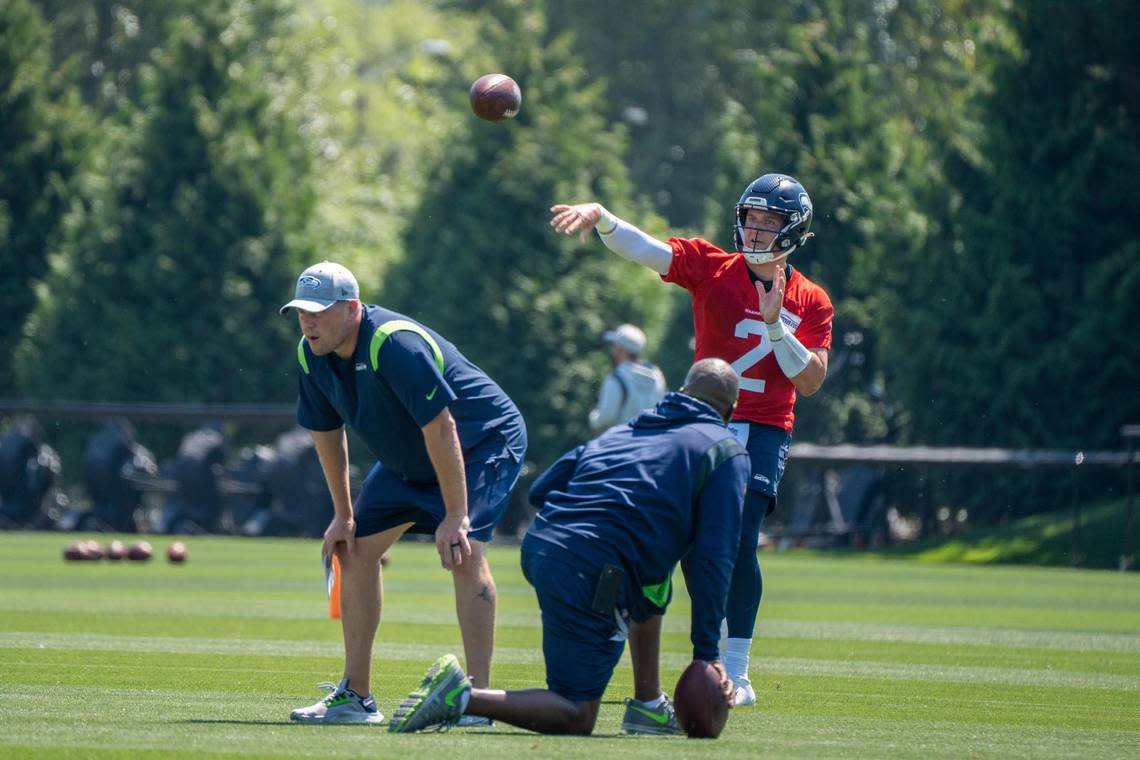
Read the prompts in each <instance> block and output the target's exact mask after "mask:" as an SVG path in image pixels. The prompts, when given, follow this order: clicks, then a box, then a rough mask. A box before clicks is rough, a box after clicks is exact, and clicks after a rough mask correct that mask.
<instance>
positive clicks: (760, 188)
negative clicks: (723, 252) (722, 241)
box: [732, 174, 812, 264]
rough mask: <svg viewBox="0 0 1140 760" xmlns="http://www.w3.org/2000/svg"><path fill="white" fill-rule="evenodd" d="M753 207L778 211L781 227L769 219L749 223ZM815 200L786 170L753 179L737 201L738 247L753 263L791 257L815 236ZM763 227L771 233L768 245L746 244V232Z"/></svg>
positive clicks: (735, 235) (734, 232)
mask: <svg viewBox="0 0 1140 760" xmlns="http://www.w3.org/2000/svg"><path fill="white" fill-rule="evenodd" d="M752 209H757V210H760V211H766V212H769V213H770V214H774V215H778V216H779V217H780V218H781V220H782V221H780V223H779V228H778V229H776V228H774V226H773V225H772V222H771V220H766V222H767V223H766V224H765V226H763V227H756V226H748V225H747V219H748V212H749V211H750V210H752ZM811 218H812V204H811V199H810V198H809V197H808V194H807V192H806V191H805V190H804V188H803V185H801V184H800V183H799V182H797V181H796V180H795V179H794V178H792V177H789V176H787V175H784V174H765V175H764V176H763V177H759V178H757V179H755V180H753V181H752V183H751V184H749V186H748V187H747V189H745V191H744V194H743V195H741V196H740V200H739V201H738V202H737V204H736V214H735V219H734V220H733V221H734V224H733V230H732V237H733V242H735V243H736V250H738V251H739V252H740V253H741V254H742V255H743V256H744V259H745V260H746V261H747V262H748V263H749V264H767V263H770V262H773V261H780V260H782V259H784V258H787V256H788V254H790V253H792V252H793V251H795V250H797V249H798V248H799V247H800V246H802V245H803V244H804V243H805V242H807V240H808V238H810V237H811V236H812V233H811V232H808V229H809V228H810V227H811ZM755 230H761V231H763V232H765V233H767V234H768V235H771V236H772V237H771V240H770V242H769V243H768V244H767V245H766V246H765V247H764V248H755V247H752V246H746V245H745V240H746V232H748V231H755Z"/></svg>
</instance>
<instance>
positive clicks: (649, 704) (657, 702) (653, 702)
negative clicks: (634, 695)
mask: <svg viewBox="0 0 1140 760" xmlns="http://www.w3.org/2000/svg"><path fill="white" fill-rule="evenodd" d="M633 701H634V702H637V704H639V705H641V706H642V707H644V708H647V709H649V710H656V709H657V708H658V707H660V706H661V705H663V704H665V695H664V694H658V695H657V699H647V700H645V701H644V702H642V701H641V700H640V699H635V700H633Z"/></svg>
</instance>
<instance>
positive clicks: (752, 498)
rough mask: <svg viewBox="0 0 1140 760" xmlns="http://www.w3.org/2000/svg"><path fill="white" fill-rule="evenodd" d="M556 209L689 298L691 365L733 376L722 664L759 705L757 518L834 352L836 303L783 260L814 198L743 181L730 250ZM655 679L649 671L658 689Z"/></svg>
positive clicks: (598, 212)
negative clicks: (737, 498)
mask: <svg viewBox="0 0 1140 760" xmlns="http://www.w3.org/2000/svg"><path fill="white" fill-rule="evenodd" d="M551 212H552V213H553V214H554V216H553V218H552V219H551V222H550V224H551V226H553V227H554V229H555V230H556V231H558V232H561V233H565V234H568V235H571V234H575V233H578V234H580V235H581V237H582V239H583V240H586V239H587V237H588V235H589V233H590V232H591V231H592V230H595V229H596V230H597V232H598V235H599V236H600V237H601V239H602V242H603V243H605V245H606V246H607V247H608V248H609V249H610V250H612V251H614V252H615V253H617V254H618V255H620V256H622V257H623V258H626V259H629V260H631V261H635V262H637V263H639V264H643V265H644V266H647V267H649V268H650V269H652V270H654V271H655V272H657V273H658V274H659V275H661V278H662V279H663V280H664V281H666V282H672V283H675V284H677V285H680V286H681V287H683V288H685V289H686V290H688V291H689V293H690V294H691V295H692V299H693V327H694V332H695V335H696V351H695V356H694V359H705V358H709V357H716V358H719V359H723V360H725V361H727V362H729V363H730V364H731V365H732V367H733V369H735V370H736V372H737V374H738V375H740V401H739V405H738V406H737V408H736V411H735V413H734V414H733V416H732V422H731V427H732V428H733V430H734V431H735V432H736V434H737V438H738V439H739V440H740V441H741V443H743V444H744V445H745V447H746V448H747V449H748V453H749V455H750V457H751V460H752V475H751V481H750V483H749V490H748V495H747V498H746V501H745V508H744V511H745V515H744V522H743V525H742V529H741V545H740V553H739V554H738V555H737V560H736V565H735V567H734V569H733V576H732V583H731V587H730V590H729V598H728V605H727V610H728V615H727V620H726V622H727V628H728V637H727V641H726V644H725V647H726V651H724V652H722V658H721V659H722V660H723V661H724V663H725V666H726V668H727V670H728V675H729V676H730V677H731V678H732V680H733V682H734V683H735V685H736V696H735V700H736V704H738V705H751V704H755V702H756V695H755V691H754V689H753V688H752V684H751V681H750V680H749V678H748V659H749V654H750V651H751V645H752V632H753V630H754V628H755V625H756V615H757V612H758V610H759V605H760V597H761V595H762V592H763V580H762V576H761V574H760V564H759V561H758V559H757V557H756V545H757V541H758V540H759V534H760V527H761V525H762V524H763V520H764V517H765V516H766V515H767V514H768V513H770V512H771V510H772V509H774V508H775V501H776V490H777V488H778V486H779V482H780V478H781V477H782V476H783V474H784V464H785V462H786V461H787V456H788V449H789V447H790V446H791V432H792V423H793V421H794V419H795V416H794V414H793V407H794V405H795V401H796V396H797V394H802V395H805V396H810V395H812V394H813V393H815V392H816V391H817V390H819V388H820V386H821V385H823V380H824V377H825V376H826V374H827V352H828V350H829V349H830V348H831V322H832V315H833V313H834V310H833V308H832V305H831V299H830V298H828V296H827V293H826V292H824V290H823V288H821V287H819V286H818V285H816V284H815V283H813V282H812V281H811V280H809V279H808V278H807V277H806V276H804V275H803V273H801V272H799V271H797V270H795V269H794V268H792V266H791V265H790V264H789V263H788V262H787V258H788V256H789V255H790V254H791V253H792V252H794V251H796V250H797V249H799V248H800V247H801V246H802V245H804V243H806V242H807V241H808V239H809V238H811V237H812V233H811V232H809V229H810V227H811V222H812V217H813V216H814V209H813V207H812V203H811V198H810V197H809V196H808V193H807V191H806V190H805V189H804V188H803V186H802V185H801V184H800V183H799V182H798V181H796V180H795V179H794V178H793V177H789V176H787V175H785V174H765V175H764V176H762V177H759V178H757V179H756V180H754V181H752V182H751V183H749V185H748V187H747V188H746V189H745V190H744V193H743V194H742V195H741V197H740V200H739V202H738V203H737V204H736V208H735V213H734V220H733V240H734V243H735V245H736V251H734V252H726V251H723V250H721V249H720V248H718V247H716V246H715V245H713V244H712V243H709V242H708V241H706V240H702V239H700V238H692V239H685V238H671V239H670V240H669V241H668V242H662V241H660V240H657V239H656V238H653V237H651V236H650V235H647V234H646V233H645V232H643V231H641V230H640V229H638V228H637V227H635V226H633V225H631V224H629V223H628V222H626V221H624V220H622V219H619V218H617V217H616V216H614V215H613V214H612V213H610V212H609V211H608V210H607V209H606V208H605V207H603V206H602V205H601V204H598V203H580V204H575V205H566V204H559V205H556V206H554V207H553V208H551ZM654 635H655V633H654V632H653V631H648V630H643V631H641V632H640V633H639V632H636V631H633V630H631V638H630V646H631V648H634V647H637V646H639V640H638V639H639V637H640V636H645V637H646V638H649V639H651V638H652V637H653V636H654ZM635 661H636V660H635ZM640 675H641V674H638V673H636V672H635V674H634V676H635V682H636V683H637V686H638V689H639V692H640V693H638V694H637V695H636V697H637V699H639V700H645V699H646V695H647V694H648V692H646V691H642V684H641V683H640V682H641V681H642V680H644V679H642V678H641V677H640ZM655 677H656V674H655V673H653V674H650V675H649V680H650V681H653V682H654V684H655ZM653 688H657V687H656V685H654V686H653Z"/></svg>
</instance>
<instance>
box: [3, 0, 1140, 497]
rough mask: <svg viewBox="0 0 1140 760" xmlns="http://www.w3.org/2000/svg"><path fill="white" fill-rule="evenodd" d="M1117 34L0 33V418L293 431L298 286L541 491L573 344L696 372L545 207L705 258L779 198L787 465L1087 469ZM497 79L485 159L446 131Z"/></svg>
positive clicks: (1123, 12)
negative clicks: (496, 74) (785, 229)
mask: <svg viewBox="0 0 1140 760" xmlns="http://www.w3.org/2000/svg"><path fill="white" fill-rule="evenodd" d="M1137 28H1140V5H1138V4H1136V3H1133V2H1130V0H1091V1H1090V2H1088V3H1082V4H1073V3H1056V2H1052V0H1025V2H1021V3H1017V4H1010V3H1008V2H1005V1H1004V0H964V1H963V2H958V3H954V4H945V3H942V2H939V1H938V0H911V1H909V2H905V3H896V2H884V1H883V0H795V1H794V2H787V3H767V2H762V1H761V0H745V1H744V2H741V1H740V0H705V1H704V2H701V3H670V2H659V1H657V0H630V1H629V2H624V3H620V4H615V3H612V2H602V1H601V0H578V1H577V2H575V3H542V2H517V1H516V0H450V1H448V0H438V1H437V2H435V3H419V2H412V1H411V0H394V1H393V2H390V3H384V4H374V3H368V2H364V0H321V1H320V2H317V3H301V2H297V0H269V1H264V2H263V1H262V0H259V1H258V2H247V1H245V0H168V1H167V2H164V3H136V4H131V3H130V2H124V0H92V2H89V3H86V4H75V3H71V2H67V1H66V0H2V1H0V271H2V279H3V287H2V292H3V293H4V294H5V296H6V304H7V306H8V309H7V314H6V318H5V319H4V320H0V356H2V357H5V359H6V360H5V361H4V362H2V363H0V397H2V396H20V397H26V398H67V399H96V400H121V401H132V400H152V401H154V400H158V401H214V402H225V401H289V400H290V399H291V398H292V395H293V388H294V383H293V381H292V375H293V373H294V371H295V368H294V367H293V365H292V361H293V359H292V357H293V352H292V346H293V344H294V343H295V335H296V326H295V325H294V324H293V323H292V322H291V321H290V320H287V319H284V318H280V317H278V316H277V315H276V306H277V305H278V304H279V303H280V302H282V300H283V299H284V298H285V297H286V296H288V294H289V291H290V289H291V283H292V282H293V278H294V277H295V275H296V273H297V272H298V271H299V270H300V269H301V268H303V267H304V266H305V265H307V264H308V263H311V262H312V261H315V260H319V259H322V258H329V259H335V260H339V261H342V262H343V263H345V264H347V265H349V266H351V267H353V268H354V270H355V271H357V273H358V275H360V279H361V282H362V286H363V288H364V290H365V295H366V296H367V297H369V298H370V299H371V300H374V301H378V302H382V303H385V304H386V305H389V306H392V307H393V308H397V309H402V310H405V311H407V312H408V313H410V314H412V315H414V316H416V317H417V318H420V319H422V320H424V321H425V322H427V323H429V324H432V325H433V326H435V327H437V328H438V329H439V330H440V331H441V332H443V333H444V334H445V335H448V336H449V337H450V338H452V339H453V340H454V341H455V342H456V343H457V344H458V345H459V346H460V347H461V348H462V349H463V350H464V351H465V352H466V353H468V355H470V356H471V357H472V358H473V359H474V360H475V361H477V362H478V363H479V364H481V365H482V366H483V367H484V368H485V369H486V370H487V371H488V372H489V373H490V374H491V375H492V376H494V377H496V378H497V379H498V380H499V381H500V382H501V383H502V385H503V386H504V387H505V388H506V389H507V391H508V392H509V393H510V394H511V395H512V396H513V397H514V398H515V399H516V400H517V401H518V403H519V405H520V406H521V407H522V409H523V411H524V414H525V415H526V417H527V420H528V423H529V425H530V428H531V440H532V456H533V458H534V459H535V460H536V462H538V463H539V464H543V463H546V462H549V461H550V460H551V458H552V457H554V456H556V455H557V454H558V453H559V452H560V451H561V450H563V449H564V448H565V447H566V446H568V445H570V444H572V443H573V442H575V441H577V440H579V439H580V438H582V437H583V436H584V435H585V433H586V425H585V418H586V411H587V410H588V408H589V406H590V404H591V403H592V401H593V398H594V394H595V391H596V387H597V382H598V380H599V378H600V376H601V374H602V372H603V361H604V359H603V357H602V355H601V353H600V352H599V351H597V350H596V349H597V340H598V336H599V334H600V333H601V332H602V330H603V329H604V328H606V327H607V326H611V325H612V324H614V323H617V322H621V321H633V322H638V323H641V324H643V325H645V327H646V328H647V332H649V334H650V336H651V339H652V350H651V352H652V354H653V355H654V357H655V358H656V359H657V360H658V361H659V362H660V363H661V364H662V365H663V366H664V367H665V368H666V370H667V373H668V374H669V378H670V381H671V382H672V383H673V384H676V383H677V382H678V381H679V379H680V377H681V374H682V372H683V370H684V368H685V367H686V366H687V364H688V362H689V360H690V358H691V352H690V348H689V339H690V338H691V335H692V327H691V319H690V315H689V304H688V298H687V296H686V295H685V293H684V292H683V291H680V290H679V289H676V288H672V287H668V286H664V285H662V284H660V283H659V282H657V281H656V278H655V277H654V276H652V274H651V273H649V272H647V271H642V270H640V269H639V268H638V267H635V266H633V265H629V264H626V263H624V262H622V261H620V260H619V259H617V257H614V256H612V255H609V254H608V253H606V252H604V251H603V250H602V248H601V246H600V244H598V243H597V242H596V241H591V242H590V243H587V244H582V243H580V242H578V241H577V239H565V238H561V239H560V238H556V237H555V236H554V235H553V234H552V233H551V231H550V230H549V228H548V225H547V220H548V218H549V214H548V208H549V206H550V205H551V204H552V203H555V202H559V201H579V200H586V199H591V198H596V199H599V200H602V201H603V202H604V203H606V204H607V205H608V206H609V207H611V208H613V209H614V210H615V211H616V212H618V213H620V214H622V215H624V216H626V217H627V218H630V219H632V220H634V221H635V222H637V223H639V224H641V225H642V226H643V227H644V228H646V229H647V230H649V231H651V232H653V233H655V234H658V235H660V236H662V237H664V236H668V235H670V234H683V235H701V236H703V237H707V238H709V239H710V240H712V241H714V242H717V243H719V244H721V245H723V246H726V247H727V246H728V245H729V242H730V240H731V238H730V222H731V209H732V205H733V203H734V202H735V200H736V198H737V197H738V195H739V193H740V191H741V189H742V188H743V187H744V186H745V184H747V182H748V181H749V180H750V179H752V178H753V177H755V176H757V175H759V174H762V173H765V172H767V171H786V172H789V173H793V174H795V175H796V176H797V177H798V178H799V179H801V180H802V181H803V182H804V184H805V185H806V186H807V188H808V190H809V191H810V192H811V194H812V196H813V199H814V201H815V207H816V210H817V219H816V222H815V226H814V228H813V229H814V231H815V232H816V235H817V236H816V238H815V240H813V241H812V243H811V244H810V245H809V246H808V247H807V248H805V249H804V251H802V252H801V253H797V254H796V257H795V259H794V261H793V264H794V265H796V266H798V267H801V268H803V269H804V270H805V271H806V272H807V273H808V274H809V275H810V276H812V277H813V278H814V279H816V280H817V281H819V282H821V283H822V284H823V285H824V286H825V287H826V288H827V289H828V290H829V292H830V293H831V294H832V297H833V300H834V301H835V303H836V306H837V318H836V345H835V350H834V352H833V356H832V373H831V377H830V378H829V380H828V382H827V384H826V385H825V389H824V392H822V393H821V394H820V395H819V396H817V397H816V398H814V399H812V400H810V401H805V402H802V403H801V405H800V415H799V416H800V422H799V423H798V425H799V428H798V434H799V437H800V439H801V440H814V441H820V442H837V441H847V442H876V441H894V442H899V443H924V444H959V445H1004V446H1028V447H1078V448H1114V447H1116V446H1118V445H1119V441H1118V438H1117V436H1118V429H1119V427H1120V425H1122V424H1125V423H1129V422H1137V421H1140V392H1137V391H1140V349H1138V348H1137V347H1136V343H1135V341H1133V340H1132V339H1131V337H1130V336H1131V335H1132V331H1133V329H1134V325H1136V324H1137V323H1140V314H1138V310H1140V255H1138V254H1140V250H1138V248H1140V234H1138V233H1140V222H1137V219H1140V183H1137V182H1136V177H1137V176H1140V134H1138V124H1140V119H1138V113H1137V109H1138V108H1140V106H1138V104H1140V59H1138V58H1137V57H1136V55H1135V53H1134V50H1133V49H1132V47H1131V35H1132V34H1133V33H1134V32H1129V31H1128V30H1130V29H1131V30H1135V29H1137ZM492 70H501V71H506V72H509V73H510V74H511V75H512V76H514V77H515V78H516V79H517V80H518V81H519V82H520V83H521V84H522V87H523V91H524V105H523V110H522V113H521V114H520V115H519V117H518V118H517V119H516V120H515V121H512V122H509V123H506V124H487V123H484V122H480V121H478V120H476V119H474V118H473V117H471V116H470V114H469V112H468V111H467V108H466V88H467V84H468V83H469V82H470V81H472V80H473V79H474V78H475V77H476V76H478V75H479V74H481V73H484V72H486V71H492ZM1025 485H1026V483H1025V482H1024V481H1023V480H1021V479H1015V478H1013V477H1009V478H1006V480H1005V481H1004V487H1005V489H1006V491H1007V494H1006V501H1007V502H1008V503H1010V504H1013V505H1015V506H1016V507H1018V508H1019V509H1027V508H1031V507H1033V506H1036V505H1039V504H1044V503H1048V502H1049V501H1050V495H1049V488H1048V485H1047V484H1045V483H1044V481H1040V480H1037V481H1034V482H1033V487H1032V488H1025ZM998 487H999V488H1000V487H1002V483H999V484H998ZM1018 494H1020V495H1018ZM1053 498H1054V500H1055V499H1056V497H1055V496H1054V497H1053Z"/></svg>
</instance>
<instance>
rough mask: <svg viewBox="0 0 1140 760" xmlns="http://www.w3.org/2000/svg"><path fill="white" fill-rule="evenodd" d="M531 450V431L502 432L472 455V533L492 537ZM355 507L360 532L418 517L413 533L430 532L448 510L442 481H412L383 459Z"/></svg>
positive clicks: (480, 537)
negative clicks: (507, 434)
mask: <svg viewBox="0 0 1140 760" xmlns="http://www.w3.org/2000/svg"><path fill="white" fill-rule="evenodd" d="M525 453H526V434H525V433H522V434H520V435H518V436H516V437H515V438H514V439H513V440H511V441H507V442H503V439H501V438H500V439H499V443H497V444H494V445H490V446H482V447H480V449H478V450H476V451H474V452H471V453H470V454H469V455H468V456H467V460H468V461H467V462H466V463H465V465H466V466H465V468H464V469H465V470H466V472H467V517H468V518H469V519H470V520H471V530H470V531H469V532H468V534H467V537H468V538H472V539H475V540H476V541H490V540H491V537H492V534H493V533H494V531H495V525H496V524H498V522H499V518H500V517H502V516H503V511H504V510H505V509H506V506H507V502H508V500H509V499H510V496H511V490H512V489H513V488H514V487H515V483H517V482H518V479H519V474H520V473H521V472H522V462H523V456H524V454H525ZM352 511H353V514H354V515H355V517H356V536H357V538H363V537H364V536H371V535H373V534H375V533H380V532H382V531H385V530H388V529H389V528H394V527H396V526H397V525H403V524H405V523H413V525H412V527H411V528H410V529H409V530H408V532H409V533H426V534H429V535H430V534H433V533H435V529H436V528H438V527H439V523H440V521H442V520H443V517H444V515H445V514H447V510H446V509H445V508H444V505H443V494H442V493H440V490H439V484H438V483H412V482H410V481H407V480H404V478H403V477H401V476H400V475H397V474H396V473H394V472H392V471H391V470H386V469H384V465H383V464H382V463H380V462H377V463H376V464H375V465H373V466H372V469H371V470H370V471H369V472H368V477H366V478H365V479H364V485H363V486H362V487H361V489H360V494H359V495H358V496H357V497H356V503H355V504H354V505H353V507H352Z"/></svg>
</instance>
